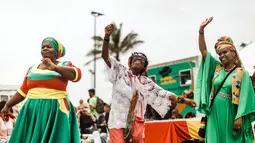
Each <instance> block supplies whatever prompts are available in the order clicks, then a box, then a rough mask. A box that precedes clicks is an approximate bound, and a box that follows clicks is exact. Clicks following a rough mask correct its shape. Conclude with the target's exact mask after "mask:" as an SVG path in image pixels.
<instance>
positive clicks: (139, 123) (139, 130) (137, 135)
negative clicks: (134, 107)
mask: <svg viewBox="0 0 255 143" xmlns="http://www.w3.org/2000/svg"><path fill="white" fill-rule="evenodd" d="M140 105H141V110H140V112H141V117H137V116H135V121H134V125H133V129H132V130H133V132H132V140H135V141H140V140H142V139H143V130H144V122H145V120H144V119H143V117H142V103H141V104H140Z"/></svg>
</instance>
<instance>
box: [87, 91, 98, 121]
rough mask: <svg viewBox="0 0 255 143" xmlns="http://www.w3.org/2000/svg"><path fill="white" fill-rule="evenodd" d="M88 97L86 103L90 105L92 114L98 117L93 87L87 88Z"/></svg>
mask: <svg viewBox="0 0 255 143" xmlns="http://www.w3.org/2000/svg"><path fill="white" fill-rule="evenodd" d="M88 92H89V99H88V103H89V106H90V110H91V111H92V114H93V115H94V116H96V117H97V118H98V116H99V114H98V113H97V110H96V106H97V97H96V95H95V92H96V91H95V89H89V90H88Z"/></svg>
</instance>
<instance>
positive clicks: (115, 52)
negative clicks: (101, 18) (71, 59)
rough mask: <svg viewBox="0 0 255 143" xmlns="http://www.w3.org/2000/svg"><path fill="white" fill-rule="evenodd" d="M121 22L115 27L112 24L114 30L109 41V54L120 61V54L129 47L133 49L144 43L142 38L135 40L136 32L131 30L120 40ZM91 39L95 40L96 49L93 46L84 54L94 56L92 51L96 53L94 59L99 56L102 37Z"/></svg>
mask: <svg viewBox="0 0 255 143" xmlns="http://www.w3.org/2000/svg"><path fill="white" fill-rule="evenodd" d="M122 25H123V24H122V23H121V24H120V26H119V28H118V27H116V25H115V24H114V27H115V30H114V31H113V33H112V35H111V41H110V42H109V54H110V55H112V56H114V57H115V58H116V60H118V61H120V54H123V53H126V52H127V51H129V50H130V49H133V48H134V47H135V46H137V45H138V44H142V43H144V41H142V40H137V37H138V34H137V33H134V32H133V31H131V32H130V33H129V34H127V35H126V36H125V38H124V39H123V40H122V41H121V34H122V33H121V30H122ZM92 39H93V40H96V50H94V48H93V49H92V50H90V51H89V52H88V53H87V55H86V56H88V57H91V56H94V52H95V53H96V60H97V59H100V58H101V52H102V51H101V49H102V45H103V41H104V39H103V38H102V37H100V36H96V37H92ZM92 61H94V58H93V59H92V60H90V61H88V62H87V63H85V65H88V64H90V63H91V62H92Z"/></svg>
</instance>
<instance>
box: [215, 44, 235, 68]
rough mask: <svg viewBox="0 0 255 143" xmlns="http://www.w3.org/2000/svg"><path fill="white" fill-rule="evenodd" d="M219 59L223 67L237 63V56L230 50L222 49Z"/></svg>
mask: <svg viewBox="0 0 255 143" xmlns="http://www.w3.org/2000/svg"><path fill="white" fill-rule="evenodd" d="M218 55H219V59H220V61H221V63H222V64H223V65H228V64H233V63H235V59H236V54H235V52H234V51H232V50H230V48H221V49H220V50H219V52H218Z"/></svg>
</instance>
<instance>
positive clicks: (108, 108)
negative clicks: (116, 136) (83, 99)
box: [104, 103, 111, 126]
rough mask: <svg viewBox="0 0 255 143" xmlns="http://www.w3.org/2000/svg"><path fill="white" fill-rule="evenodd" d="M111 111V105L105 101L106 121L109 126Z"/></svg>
mask: <svg viewBox="0 0 255 143" xmlns="http://www.w3.org/2000/svg"><path fill="white" fill-rule="evenodd" d="M110 111H111V105H110V104H107V103H105V105H104V112H105V121H106V124H107V126H108V121H109V115H110Z"/></svg>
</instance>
